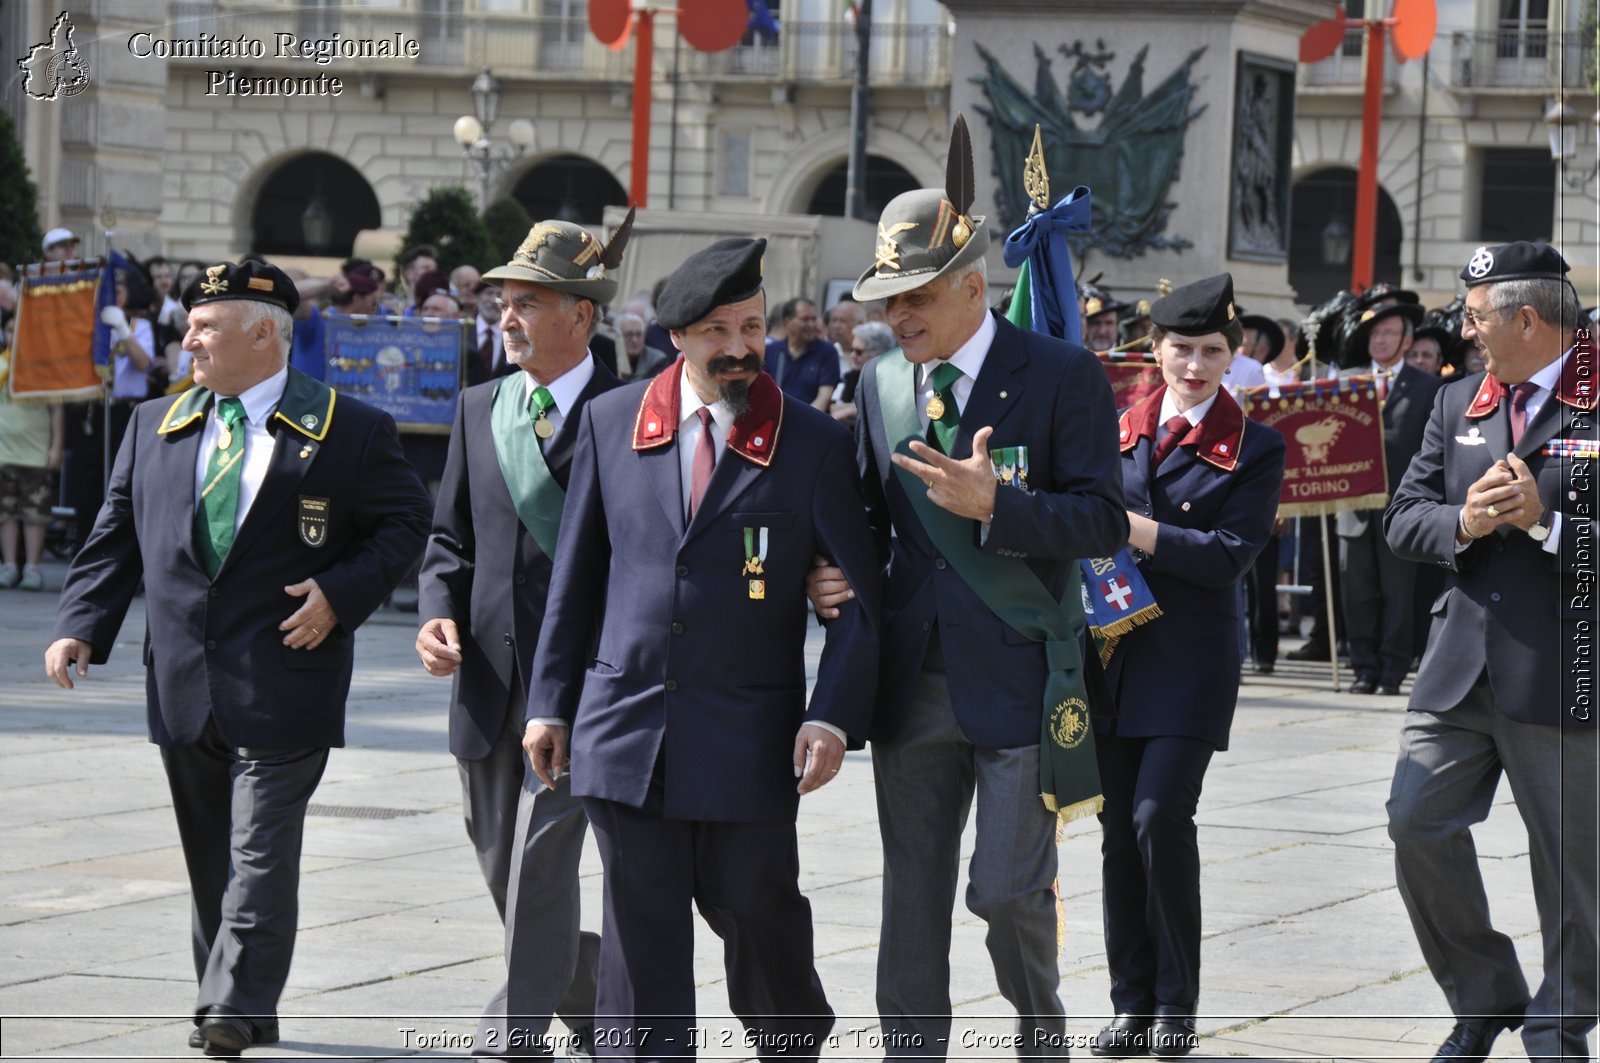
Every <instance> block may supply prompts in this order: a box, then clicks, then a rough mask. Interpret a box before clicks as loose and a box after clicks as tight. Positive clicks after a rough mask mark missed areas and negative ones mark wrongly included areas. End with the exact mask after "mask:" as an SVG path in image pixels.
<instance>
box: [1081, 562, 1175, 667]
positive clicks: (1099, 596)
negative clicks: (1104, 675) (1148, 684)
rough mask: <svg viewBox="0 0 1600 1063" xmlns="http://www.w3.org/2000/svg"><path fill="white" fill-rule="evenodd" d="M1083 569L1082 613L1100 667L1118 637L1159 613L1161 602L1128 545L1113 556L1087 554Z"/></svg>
mask: <svg viewBox="0 0 1600 1063" xmlns="http://www.w3.org/2000/svg"><path fill="white" fill-rule="evenodd" d="M1078 567H1079V568H1081V569H1082V570H1083V580H1082V583H1081V586H1082V587H1083V614H1084V616H1085V617H1086V618H1087V619H1088V622H1089V637H1090V638H1091V639H1093V640H1094V645H1095V649H1096V651H1097V652H1098V653H1099V656H1100V666H1101V667H1102V668H1103V667H1105V666H1106V665H1108V664H1110V663H1111V654H1112V652H1113V651H1114V650H1115V649H1116V648H1117V640H1118V639H1120V638H1121V637H1122V636H1123V635H1126V634H1127V633H1128V632H1130V631H1132V630H1133V629H1134V628H1136V627H1139V626H1140V625H1142V624H1148V623H1149V622H1150V621H1152V620H1154V619H1156V618H1157V617H1159V616H1160V615H1161V606H1159V605H1157V604H1156V596H1155V595H1154V594H1153V593H1151V590H1150V585H1149V584H1148V583H1146V582H1145V579H1144V574H1143V573H1142V572H1140V571H1139V566H1138V565H1137V564H1136V563H1135V562H1134V560H1133V555H1132V554H1131V553H1129V552H1128V548H1127V547H1123V548H1122V549H1121V550H1118V551H1117V553H1116V556H1114V557H1086V558H1084V559H1083V560H1082V561H1080V562H1078Z"/></svg>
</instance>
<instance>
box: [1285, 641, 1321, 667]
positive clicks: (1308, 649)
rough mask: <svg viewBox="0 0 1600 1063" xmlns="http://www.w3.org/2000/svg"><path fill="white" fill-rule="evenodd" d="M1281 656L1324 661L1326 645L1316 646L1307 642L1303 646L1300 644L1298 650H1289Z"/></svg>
mask: <svg viewBox="0 0 1600 1063" xmlns="http://www.w3.org/2000/svg"><path fill="white" fill-rule="evenodd" d="M1283 656H1284V657H1285V658H1286V659H1288V660H1291V661H1323V662H1326V661H1327V660H1328V647H1327V646H1326V645H1321V646H1318V645H1316V644H1314V643H1310V642H1308V643H1306V644H1305V645H1304V646H1301V647H1300V648H1299V649H1298V650H1290V651H1289V652H1288V653H1286V654H1284V655H1283Z"/></svg>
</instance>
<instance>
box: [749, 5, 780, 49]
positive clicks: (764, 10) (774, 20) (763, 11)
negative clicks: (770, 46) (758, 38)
mask: <svg viewBox="0 0 1600 1063" xmlns="http://www.w3.org/2000/svg"><path fill="white" fill-rule="evenodd" d="M745 3H746V4H747V5H748V6H749V8H750V28H751V29H752V30H754V31H755V32H757V33H759V34H761V35H762V36H763V37H766V38H768V39H769V40H777V39H778V17H777V16H776V15H774V14H773V13H772V9H771V8H770V7H768V6H767V0H745Z"/></svg>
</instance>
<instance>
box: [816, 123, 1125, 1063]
mask: <svg viewBox="0 0 1600 1063" xmlns="http://www.w3.org/2000/svg"><path fill="white" fill-rule="evenodd" d="M952 150H953V151H954V150H957V149H956V148H952ZM968 168H969V169H970V165H969V167H968ZM959 198H960V197H959V195H958V193H957V192H955V191H953V190H946V191H941V190H939V189H931V188H930V189H919V190H916V191H912V192H906V193H904V194H902V195H900V196H897V197H896V198H895V199H894V200H892V201H890V203H889V204H888V206H886V207H885V208H884V211H883V217H882V219H881V220H880V221H879V223H878V245H877V252H876V261H875V263H874V265H873V266H872V267H871V268H870V269H868V270H867V271H866V272H865V273H864V274H863V275H862V277H861V279H860V281H858V282H857V284H856V287H855V296H856V299H857V300H858V301H861V302H865V301H868V300H872V299H887V300H888V303H887V306H886V309H885V321H886V322H887V324H888V325H889V327H890V328H891V329H893V330H894V333H895V338H896V339H897V340H898V342H899V344H900V353H895V352H890V353H889V354H887V355H885V356H884V357H882V358H878V359H875V360H874V361H873V362H871V363H869V364H868V366H867V367H866V368H865V369H863V370H862V374H861V381H860V384H859V385H858V391H857V398H856V402H857V406H858V410H859V414H858V424H859V426H860V430H859V432H858V441H859V446H858V461H859V463H860V469H861V475H862V479H863V481H864V483H863V489H864V490H865V491H866V494H867V508H868V519H869V520H870V522H871V524H872V527H873V531H874V532H875V533H876V536H877V539H878V545H879V550H880V555H881V556H882V557H883V558H885V559H886V560H887V561H888V577H887V582H886V584H885V590H884V617H885V621H884V636H883V657H882V664H881V667H880V671H879V681H878V703H877V715H876V716H875V718H874V721H873V729H872V733H871V735H870V736H869V737H870V738H871V740H872V762H873V767H874V769H875V772H876V781H877V794H878V823H879V830H880V831H881V832H882V835H883V847H884V891H883V930H882V936H881V938H880V944H879V950H878V1010H879V1014H880V1016H881V1017H882V1020H883V1029H884V1033H885V1035H886V1040H887V1041H888V1046H887V1051H888V1053H889V1054H890V1055H899V1054H906V1055H916V1056H919V1057H933V1058H942V1057H943V1055H944V1053H945V1050H946V1048H947V1047H948V1043H949V1042H948V1038H949V1034H950V934H951V911H952V908H953V907H954V904H955V887H956V877H957V864H958V861H959V859H960V853H961V835H962V830H963V828H964V827H965V825H966V820H967V814H968V811H969V809H970V808H971V805H972V802H973V800H974V797H976V800H977V804H978V834H977V848H976V850H975V851H974V853H973V857H972V862H971V868H970V870H971V874H970V885H969V888H968V891H967V907H968V908H970V909H971V910H972V911H973V912H974V913H975V914H977V915H978V916H980V917H981V918H983V919H984V921H985V922H986V923H987V924H988V926H989V932H988V936H987V939H986V943H987V945H988V947H989V955H990V959H991V960H992V962H993V964H994V969H995V978H996V981H997V983H998V985H999V988H1000V992H1001V994H1002V995H1003V996H1005V998H1006V1000H1007V1001H1008V1002H1009V1003H1010V1004H1011V1005H1012V1006H1013V1007H1014V1008H1015V1009H1016V1011H1017V1016H1018V1019H1017V1023H1018V1025H1017V1031H1018V1034H1019V1041H1018V1052H1019V1054H1021V1055H1027V1056H1030V1057H1031V1056H1045V1057H1056V1058H1065V1057H1066V1056H1067V1051H1066V1042H1065V1034H1064V1027H1065V1013H1064V1010H1063V1008H1062V1005H1061V1001H1060V999H1059V998H1058V997H1057V995H1056V986H1057V983H1058V981H1059V975H1058V970H1057V963H1056V900H1055V895H1054V892H1053V887H1054V882H1055V876H1056V849H1055V827H1056V818H1057V817H1056V815H1055V814H1053V813H1052V812H1051V811H1050V809H1048V808H1047V807H1046V805H1045V803H1044V802H1043V801H1041V800H1040V792H1041V783H1040V765H1039V757H1040V735H1041V730H1042V728H1041V722H1042V721H1041V713H1042V711H1043V708H1042V698H1043V693H1044V690H1045V686H1046V679H1047V675H1048V673H1049V672H1050V670H1051V662H1050V661H1048V660H1047V654H1046V650H1045V645H1044V643H1041V642H1037V641H1033V640H1032V639H1030V638H1027V637H1025V636H1024V635H1023V634H1021V633H1020V632H1019V631H1017V630H1016V629H1015V628H1013V627H1012V626H1011V625H1009V624H1008V623H1006V622H1005V621H1004V620H1002V619H1001V617H1000V616H999V615H998V614H997V613H996V612H995V611H994V610H993V609H991V608H990V606H989V605H988V604H986V602H985V599H984V598H983V597H982V596H981V595H980V594H979V591H978V590H977V589H976V588H974V586H972V585H971V584H969V583H968V582H967V580H966V579H965V578H963V576H962V575H961V573H960V572H959V571H958V564H957V562H956V561H955V560H952V559H951V558H949V557H947V556H945V551H943V550H941V549H940V548H939V547H937V546H936V545H935V542H934V539H933V538H932V537H931V536H930V533H929V530H928V528H927V527H926V526H925V524H924V522H923V519H922V517H921V516H920V515H919V513H918V512H917V508H916V506H915V505H914V504H913V500H912V499H911V497H910V496H909V495H908V494H907V493H906V485H905V483H904V482H903V479H902V477H901V476H897V475H896V467H899V468H902V469H905V470H907V471H910V472H912V473H914V474H915V475H916V476H917V477H919V478H921V479H922V480H923V482H924V483H925V484H926V485H927V498H928V500H929V501H931V502H932V503H933V504H934V505H936V506H938V507H940V508H941V509H943V510H946V511H948V512H949V513H953V514H955V515H956V516H957V517H960V518H963V520H964V521H965V522H966V525H965V526H966V528H967V529H968V532H969V534H970V537H971V543H972V544H973V546H974V547H975V548H976V549H978V550H980V551H981V552H983V553H985V554H989V555H992V556H995V557H1001V558H1009V559H1012V560H1014V561H1017V562H1019V563H1021V564H1023V565H1025V566H1026V568H1027V570H1028V571H1030V572H1031V573H1032V575H1033V576H1034V577H1036V578H1037V580H1038V582H1039V583H1041V584H1042V585H1043V586H1044V587H1045V588H1046V589H1047V590H1048V591H1049V593H1050V594H1051V595H1052V596H1053V597H1054V598H1055V599H1056V600H1058V601H1059V600H1060V598H1061V596H1062V593H1063V592H1064V591H1066V590H1067V588H1068V587H1069V586H1071V587H1072V588H1073V589H1072V590H1071V592H1070V593H1073V594H1076V593H1077V590H1076V586H1077V584H1076V583H1075V582H1072V578H1073V576H1074V574H1075V572H1076V565H1077V560H1078V559H1079V558H1083V557H1097V556H1103V555H1110V554H1112V553H1115V552H1116V550H1118V549H1119V548H1120V547H1121V546H1122V545H1123V544H1124V543H1125V542H1127V539H1128V518H1127V513H1126V511H1125V508H1124V506H1123V501H1122V488H1121V481H1120V476H1119V462H1118V454H1117V419H1116V409H1115V406H1114V404H1113V401H1112V397H1111V388H1110V385H1109V384H1108V382H1107V380H1106V375H1105V372H1104V371H1103V370H1102V369H1101V368H1100V365H1099V363H1098V362H1097V361H1096V360H1095V357H1094V355H1093V354H1091V353H1090V352H1089V351H1088V350H1086V349H1084V348H1082V347H1079V346H1076V345H1073V344H1068V343H1065V342H1062V341H1059V340H1055V339H1052V338H1050V337H1048V336H1044V335H1040V334H1038V333H1033V332H1024V331H1022V330H1020V329H1018V328H1016V327H1015V326H1013V325H1011V324H1010V323H1009V322H1007V321H1005V320H1004V319H1003V318H999V317H998V316H996V315H994V314H992V313H991V312H990V311H989V310H988V308H987V305H986V295H987V292H988V285H987V280H986V274H985V270H984V265H983V262H984V260H983V251H984V248H985V246H986V243H987V235H986V234H987V229H986V228H985V226H984V219H983V218H981V217H979V218H971V217H968V216H967V215H966V214H965V208H964V207H962V206H960V205H959V203H958V199H959ZM907 362H909V363H911V365H909V366H907V365H906V364H905V363H907ZM894 404H900V405H902V406H909V405H911V404H914V406H915V411H916V412H915V416H916V418H917V421H918V422H919V423H920V428H921V432H922V433H923V435H924V437H925V438H926V439H927V440H928V443H923V442H921V441H918V442H913V443H912V444H911V447H912V449H913V451H914V452H915V454H916V455H917V456H916V457H912V456H909V455H907V454H904V453H895V447H896V446H897V444H898V440H897V439H894V438H891V437H890V435H889V433H888V431H887V428H886V423H887V416H888V414H887V411H888V409H889V408H890V406H892V405H894ZM907 416H910V413H909V411H908V412H907ZM1000 447H1004V448H1007V449H1008V451H1009V452H1010V453H1011V454H1013V455H1014V456H1015V458H1014V461H1013V462H1012V463H1011V464H1008V465H1007V468H1008V469H1011V476H1010V479H1009V480H1008V481H1007V486H999V485H998V482H997V472H996V465H995V464H994V463H993V461H992V459H991V454H992V453H995V452H996V451H997V448H1000ZM1013 466H1014V467H1013ZM837 575H838V574H837V573H835V572H832V571H830V570H828V569H826V568H824V569H820V570H819V571H818V573H817V575H816V577H814V582H816V583H817V585H818V590H819V592H820V591H821V590H822V589H824V588H826V587H828V586H831V585H832V583H833V581H834V580H835V578H836V577H837ZM849 582H850V583H851V585H852V586H854V587H855V588H856V590H857V591H859V590H860V584H859V583H858V582H857V581H855V580H850V581H849ZM829 600H830V601H831V600H832V599H829ZM824 615H825V614H824ZM1057 666H1058V667H1059V662H1057Z"/></svg>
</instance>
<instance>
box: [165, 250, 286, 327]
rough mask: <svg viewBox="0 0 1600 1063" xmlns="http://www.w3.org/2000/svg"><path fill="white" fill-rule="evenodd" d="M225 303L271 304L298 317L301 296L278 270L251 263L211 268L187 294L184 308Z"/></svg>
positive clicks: (190, 286) (263, 264)
mask: <svg viewBox="0 0 1600 1063" xmlns="http://www.w3.org/2000/svg"><path fill="white" fill-rule="evenodd" d="M224 299H250V300H252V301H254V302H257V303H271V304H272V305H274V306H281V307H282V308H283V309H285V310H287V311H289V313H291V314H292V313H294V311H295V307H297V306H299V305H300V292H299V290H298V289H297V288H295V286H294V281H292V280H290V279H289V275H288V274H287V273H285V272H284V271H283V270H281V269H279V268H278V267H277V266H269V265H267V263H265V262H259V261H256V260H255V259H247V260H245V261H244V262H240V263H239V264H238V265H234V264H233V263H231V262H221V263H218V264H217V265H215V266H208V267H206V270H205V272H204V273H202V274H200V276H198V277H196V278H195V279H194V281H193V282H192V283H191V284H190V285H189V287H187V288H185V289H184V292H183V308H184V309H185V310H193V309H194V308H195V307H197V306H199V305H200V304H202V303H218V302H221V301H222V300H224Z"/></svg>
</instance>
